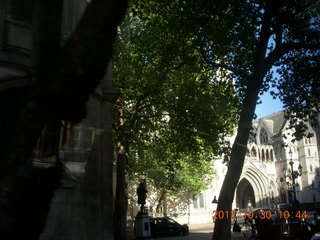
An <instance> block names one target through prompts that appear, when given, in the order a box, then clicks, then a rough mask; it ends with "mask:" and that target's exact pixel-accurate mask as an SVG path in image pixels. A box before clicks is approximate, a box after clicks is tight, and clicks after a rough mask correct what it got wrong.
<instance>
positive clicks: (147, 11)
mask: <svg viewBox="0 0 320 240" xmlns="http://www.w3.org/2000/svg"><path fill="white" fill-rule="evenodd" d="M179 4H180V3H179V2H177V1H160V2H159V1H134V6H133V8H132V9H131V12H130V13H129V14H128V16H127V17H126V19H125V21H124V22H123V24H122V26H121V27H120V34H119V39H118V41H117V44H116V48H115V49H116V52H115V57H114V60H113V67H114V69H113V76H114V79H115V85H116V86H117V88H118V89H119V92H120V96H119V100H118V105H117V106H116V107H117V108H118V111H117V112H118V113H119V114H118V119H119V121H118V124H116V126H115V128H116V132H117V136H118V159H117V169H118V170H117V175H118V176H117V182H118V183H117V190H116V191H117V194H116V195H117V198H116V204H117V205H116V207H115V215H114V216H115V220H114V222H115V224H117V223H118V224H119V225H118V226H115V232H118V234H119V236H118V237H117V238H116V239H124V238H125V236H124V233H125V231H124V223H125V222H126V221H125V219H126V212H127V211H126V210H127V209H126V204H125V203H126V202H127V190H126V188H127V184H126V177H127V175H128V174H130V172H131V170H132V171H134V170H138V169H139V165H143V166H147V164H148V163H149V167H150V166H152V167H154V168H155V169H158V170H160V171H158V172H157V173H156V172H155V171H152V169H149V170H151V171H146V170H145V168H144V171H143V174H146V175H149V177H151V178H154V179H155V178H156V177H157V174H160V173H161V174H164V175H163V176H165V180H166V181H167V185H166V187H168V186H169V184H168V183H174V181H171V182H170V179H174V178H175V175H177V174H178V172H179V171H182V170H183V164H189V166H190V165H192V164H193V165H197V164H198V163H199V164H200V163H201V162H202V161H203V158H205V156H208V155H210V156H212V155H214V154H218V153H220V152H221V149H222V147H223V146H224V145H223V142H224V136H226V135H227V134H228V133H230V132H231V131H232V130H233V127H234V125H233V123H234V122H235V121H234V120H235V119H236V118H237V111H236V110H235V108H234V107H233V106H234V105H235V104H236V103H237V98H236V96H235V94H234V88H233V85H232V78H231V76H228V75H227V74H226V78H225V79H224V80H221V79H217V78H213V72H212V70H210V68H208V67H209V65H208V64H207V63H206V62H203V61H201V54H200V51H198V50H197V49H196V48H197V47H198V46H197V42H198V40H197V39H196V37H195V35H194V34H193V30H194V29H192V28H191V29H190V28H188V27H185V26H184V25H185V23H184V21H183V20H182V19H181V21H179V22H178V23H177V21H176V20H177V17H180V16H179V14H180V11H181V9H180V5H179ZM227 106H228V107H227ZM208 152H209V153H210V154H208ZM148 157H150V158H149V159H148ZM208 158H209V157H208ZM208 158H207V159H208ZM180 161H181V162H180ZM128 166H129V167H128ZM155 169H154V170H155ZM140 174H141V173H140ZM162 183H164V182H162ZM172 185H173V184H172ZM172 185H171V186H170V187H173V186H172ZM190 186H191V184H190ZM119 218H120V219H119ZM121 224H122V225H121Z"/></svg>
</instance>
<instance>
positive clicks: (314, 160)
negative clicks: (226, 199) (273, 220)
mask: <svg viewBox="0 0 320 240" xmlns="http://www.w3.org/2000/svg"><path fill="white" fill-rule="evenodd" d="M319 123H320V122H319V118H318V120H317V122H315V123H313V124H312V125H311V124H310V123H307V127H308V129H307V133H311V134H312V136H310V137H304V138H303V139H302V140H300V141H295V142H292V141H291V140H292V133H293V131H294V130H291V129H288V121H287V120H286V119H285V118H284V112H277V113H274V114H272V115H270V116H266V117H263V118H261V119H259V120H257V121H255V122H253V130H252V132H251V135H250V139H249V142H248V145H247V149H248V150H247V155H246V158H245V163H244V167H243V171H242V174H241V177H240V181H239V183H238V186H237V188H236V192H235V198H234V201H233V209H235V208H238V209H240V211H243V210H247V209H255V208H270V209H272V208H274V207H276V206H279V205H284V204H289V203H291V202H292V201H293V198H294V196H293V192H292V180H291V179H290V174H288V171H286V174H285V172H284V169H285V168H287V170H288V169H290V168H291V166H290V164H289V162H290V161H291V160H292V162H293V169H294V171H297V172H299V169H298V168H299V165H301V166H302V172H301V176H298V177H297V178H296V181H295V183H296V184H295V189H296V198H297V200H298V201H299V202H300V203H301V204H302V206H303V207H304V208H306V209H312V208H319V207H320V158H319V149H320V145H319V137H320V135H319ZM284 136H286V137H284ZM214 165H215V169H216V176H215V177H214V180H213V182H212V186H209V188H208V189H207V190H205V191H203V192H201V193H200V195H198V196H197V197H196V198H195V199H194V200H193V201H191V204H190V209H189V212H188V213H187V214H186V215H185V216H180V217H179V218H178V219H179V220H180V221H181V222H184V223H203V222H212V211H213V210H215V209H216V207H217V203H212V201H213V199H214V198H216V199H218V196H219V192H220V189H221V186H222V183H223V180H224V176H225V174H226V172H227V167H226V165H225V164H224V163H223V161H222V160H216V161H215V162H214ZM285 175H286V176H285Z"/></svg>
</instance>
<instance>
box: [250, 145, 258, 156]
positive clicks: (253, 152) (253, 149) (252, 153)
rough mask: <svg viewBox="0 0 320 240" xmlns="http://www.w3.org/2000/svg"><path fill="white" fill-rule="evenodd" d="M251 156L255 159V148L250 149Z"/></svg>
mask: <svg viewBox="0 0 320 240" xmlns="http://www.w3.org/2000/svg"><path fill="white" fill-rule="evenodd" d="M251 156H252V157H257V150H256V148H255V147H253V148H252V149H251Z"/></svg>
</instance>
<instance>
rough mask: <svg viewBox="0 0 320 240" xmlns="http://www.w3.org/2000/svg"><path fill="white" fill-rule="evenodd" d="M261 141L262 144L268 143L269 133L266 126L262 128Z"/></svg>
mask: <svg viewBox="0 0 320 240" xmlns="http://www.w3.org/2000/svg"><path fill="white" fill-rule="evenodd" d="M260 143H262V144H266V143H268V133H267V131H266V130H265V129H264V128H262V129H261V130H260Z"/></svg>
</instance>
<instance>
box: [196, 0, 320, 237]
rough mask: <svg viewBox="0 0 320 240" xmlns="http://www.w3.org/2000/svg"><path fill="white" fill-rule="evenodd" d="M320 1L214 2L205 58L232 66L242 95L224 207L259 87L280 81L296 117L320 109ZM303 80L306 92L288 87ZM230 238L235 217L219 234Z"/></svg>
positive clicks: (237, 173)
mask: <svg viewBox="0 0 320 240" xmlns="http://www.w3.org/2000/svg"><path fill="white" fill-rule="evenodd" d="M319 6H320V5H319V1H313V0H310V1H293V2H288V1H276V2H274V1H250V2H249V1H236V2H233V1H223V2H221V4H216V5H213V6H211V8H212V9H216V10H215V14H214V15H212V19H211V22H210V24H212V25H213V26H214V27H213V28H214V29H213V31H212V32H211V33H209V32H206V33H205V34H201V33H200V34H199V37H201V38H202V39H203V40H205V39H206V41H205V44H204V48H203V53H204V54H203V57H204V60H205V61H207V62H208V63H211V65H212V67H213V68H217V67H221V68H222V69H223V71H231V72H232V73H233V76H234V78H235V83H236V86H237V87H238V90H239V91H238V93H239V96H240V97H241V98H242V107H241V112H240V119H239V122H238V128H237V135H236V138H235V141H234V144H233V146H232V151H231V155H230V162H229V165H228V171H227V174H226V177H225V180H224V183H223V186H222V189H221V192H220V196H219V200H218V201H219V203H218V209H217V210H218V211H220V210H222V211H231V210H232V209H231V207H232V201H233V198H234V192H235V189H236V186H237V183H238V181H239V178H240V175H241V171H242V167H243V163H244V159H245V154H246V145H247V141H248V137H249V132H250V129H251V122H252V120H253V118H254V111H255V107H256V103H257V100H258V96H259V92H262V91H263V90H266V89H268V84H269V83H270V80H273V82H272V83H273V86H274V87H277V86H279V89H280V90H281V91H280V93H281V99H283V100H284V101H285V103H286V106H288V107H290V106H294V107H295V108H294V107H291V110H292V111H293V112H294V116H299V117H300V116H301V114H300V113H299V112H297V110H300V111H301V110H308V111H306V113H310V111H319V102H318V100H317V97H316V96H319V87H316V86H317V84H316V83H319V74H317V73H318V70H317V69H319V46H320V45H319V40H320V38H319V29H320V28H319V20H320V18H319V10H320V9H319ZM217 9H219V11H217ZM208 20H209V19H208ZM218 24H219V25H218ZM221 36H223V39H221V38H220V37H221ZM210 41H212V42H210ZM273 66H277V67H279V69H280V70H279V71H278V73H279V74H282V77H283V78H282V79H281V80H280V81H277V79H275V78H273V77H274V75H273V71H272V67H273ZM299 67H302V68H301V69H299ZM302 73H304V74H306V75H304V74H302ZM302 82H303V85H304V86H307V87H306V90H305V91H302V92H297V91H292V92H290V91H288V90H289V89H288V88H287V87H286V90H284V84H286V86H290V89H292V88H291V86H295V85H300V84H301V83H302ZM297 106H299V108H297ZM230 238H231V234H230V219H218V220H217V221H216V224H215V228H214V235H213V239H230Z"/></svg>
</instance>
